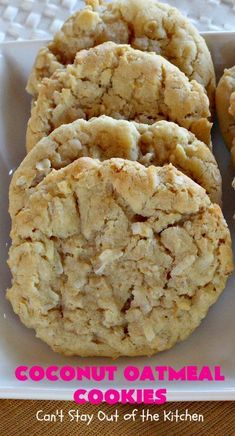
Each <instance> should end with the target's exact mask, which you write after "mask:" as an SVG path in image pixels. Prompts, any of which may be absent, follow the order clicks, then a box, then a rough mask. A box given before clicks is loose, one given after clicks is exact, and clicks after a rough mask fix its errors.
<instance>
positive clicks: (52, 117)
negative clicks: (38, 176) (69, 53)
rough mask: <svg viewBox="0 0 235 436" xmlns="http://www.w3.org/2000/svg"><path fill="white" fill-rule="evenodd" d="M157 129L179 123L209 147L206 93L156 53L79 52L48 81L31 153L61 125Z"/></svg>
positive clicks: (31, 126)
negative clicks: (116, 122)
mask: <svg viewBox="0 0 235 436" xmlns="http://www.w3.org/2000/svg"><path fill="white" fill-rule="evenodd" d="M102 114H105V115H109V116H112V117H113V118H118V119H120V118H123V119H128V120H135V121H138V122H143V123H147V124H152V123H154V122H155V121H157V120H160V119H167V120H169V121H174V122H176V123H177V124H179V125H180V126H182V127H185V128H187V129H188V130H191V131H192V132H193V133H194V134H195V135H196V136H197V138H198V139H200V140H202V141H203V142H204V143H206V144H207V145H209V146H210V144H211V139H210V131H211V123H210V122H209V120H208V118H209V116H210V110H209V100H208V97H207V95H206V93H205V92H204V88H203V87H202V86H201V85H199V84H198V83H197V82H196V81H194V80H192V81H191V82H190V81H189V80H188V78H187V77H186V76H185V75H184V73H182V72H181V71H180V70H179V69H178V68H177V67H175V66H174V65H172V64H171V63H169V62H168V61H167V60H165V59H164V58H163V57H161V56H158V55H156V54H154V53H145V52H142V51H139V50H135V49H133V48H131V47H130V46H128V45H117V44H115V43H113V42H107V43H104V44H101V45H99V46H97V47H95V48H92V49H90V50H83V51H81V52H79V53H78V54H77V56H76V58H75V61H74V64H73V65H68V66H67V68H66V69H65V70H57V71H56V72H55V73H54V74H53V75H52V77H51V78H50V79H44V81H43V84H42V85H41V87H40V91H39V96H38V99H37V101H36V103H35V105H34V107H33V109H32V113H31V118H30V120H29V123H28V129H27V150H31V149H32V148H33V147H34V145H35V144H36V143H37V142H38V141H39V140H40V139H41V138H43V137H45V136H47V135H48V134H49V133H51V132H52V131H53V130H54V129H55V128H56V127H59V126H60V125H61V124H67V123H69V122H71V121H74V120H76V119H78V118H84V119H89V118H92V117H94V116H99V115H102Z"/></svg>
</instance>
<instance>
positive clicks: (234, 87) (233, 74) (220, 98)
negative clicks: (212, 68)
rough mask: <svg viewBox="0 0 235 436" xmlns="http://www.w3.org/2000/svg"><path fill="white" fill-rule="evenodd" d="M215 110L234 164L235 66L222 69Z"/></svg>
mask: <svg viewBox="0 0 235 436" xmlns="http://www.w3.org/2000/svg"><path fill="white" fill-rule="evenodd" d="M216 110H217V114H218V119H219V124H220V129H221V131H222V135H223V138H224V141H225V143H226V145H227V147H228V148H229V150H230V152H231V156H232V159H233V163H234V164H235V66H234V67H232V68H230V69H226V70H224V74H223V76H222V77H221V79H220V81H219V83H218V86H217V89H216Z"/></svg>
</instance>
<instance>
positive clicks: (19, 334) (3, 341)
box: [0, 33, 235, 401]
mask: <svg viewBox="0 0 235 436" xmlns="http://www.w3.org/2000/svg"><path fill="white" fill-rule="evenodd" d="M205 37H206V39H207V41H208V44H209V46H210V48H211V51H212V54H213V57H214V62H215V67H216V72H217V75H218V77H219V76H220V74H221V72H222V71H223V69H224V67H225V66H226V67H229V66H232V65H234V64H235V33H208V34H205ZM43 43H45V42H35V41H34V42H16V43H5V44H2V45H0V78H1V79H0V80H1V83H0V205H1V213H0V247H1V263H0V288H1V298H0V331H1V335H0V397H1V398H31V399H58V400H62V399H66V400H72V398H73V392H74V391H75V390H76V389H78V388H79V387H83V388H85V389H89V388H92V387H95V384H94V383H93V382H89V381H86V382H83V383H81V382H76V381H74V382H69V383H62V382H60V383H59V382H56V383H55V382H54V383H53V382H49V381H42V382H40V383H35V382H29V381H27V382H19V381H17V380H16V379H15V376H14V371H15V368H16V367H17V366H18V365H27V366H32V365H35V364H36V365H43V366H49V365H52V364H56V365H59V366H60V365H65V364H68V365H72V366H84V365H109V364H112V363H113V364H114V365H117V366H118V368H119V374H120V375H119V377H118V378H117V379H116V382H115V383H113V382H103V383H100V384H99V385H98V387H99V388H100V389H102V390H105V389H107V388H108V387H110V386H112V387H115V388H116V389H121V388H128V387H132V388H146V387H152V388H155V389H156V388H157V387H158V386H160V384H157V383H153V382H149V383H141V382H140V383H137V384H135V386H133V384H128V383H127V382H125V381H124V379H123V378H122V376H121V373H122V368H123V367H124V366H125V365H127V364H129V365H130V364H132V365H138V366H139V367H143V366H144V365H151V366H153V367H154V366H156V365H168V366H173V367H175V368H178V369H179V368H181V367H183V366H185V365H198V366H199V367H201V366H203V365H210V366H211V367H214V366H215V365H220V366H221V368H222V373H223V374H224V375H225V377H226V379H225V381H224V382H174V383H172V382H171V383H167V382H166V383H165V382H163V383H162V384H161V386H162V387H166V388H167V389H168V396H167V399H168V400H174V401H178V400H195V401H199V400H232V399H233V400H234V399H235V296H234V285H235V275H233V277H232V278H231V279H230V280H229V283H228V285H227V288H226V290H225V291H224V293H223V294H222V296H221V297H220V299H219V301H218V302H217V303H216V304H215V305H214V306H213V307H212V308H211V309H210V311H209V314H208V316H207V317H206V319H205V320H204V321H203V322H202V324H201V325H200V327H199V328H198V329H197V330H196V331H195V332H194V333H193V334H192V335H191V337H190V338H189V339H187V340H186V341H185V342H183V343H180V344H178V345H176V346H175V347H174V348H172V349H171V350H170V351H167V352H163V353H160V354H158V355H156V356H154V357H151V358H132V359H127V358H126V359H124V358H122V359H118V360H117V361H115V362H111V361H110V360H109V359H103V358H102V359H91V358H90V359H88V358H86V359H85V358H83V359H82V358H63V357H61V356H59V355H57V354H55V353H53V352H52V351H51V350H50V349H49V347H47V345H45V344H44V343H43V342H41V341H40V340H39V339H36V338H35V336H34V332H33V331H32V330H28V329H27V328H26V327H24V326H23V325H22V324H21V323H20V321H19V319H18V318H17V317H16V316H15V315H14V314H13V311H12V309H11V306H10V305H9V303H8V302H7V301H6V300H5V290H6V288H7V287H8V286H9V284H10V273H9V270H8V267H7V265H6V259H7V252H8V248H9V236H8V235H9V230H10V220H9V216H8V212H7V209H8V186H9V182H10V178H11V174H12V170H14V169H15V168H16V167H17V166H18V165H19V163H20V161H21V159H22V158H23V157H24V155H25V149H24V143H25V129H26V123H27V120H28V117H29V111H30V98H29V96H27V94H26V92H25V90H24V88H25V84H26V80H27V76H28V74H29V71H30V69H31V66H32V63H33V60H34V57H35V55H36V53H37V51H38V48H39V47H40V46H41V45H42V44H43ZM213 142H214V150H215V153H216V156H217V159H218V162H219V166H220V169H221V172H222V175H223V191H224V193H223V194H224V195H223V203H224V208H223V209H224V214H225V217H226V219H227V221H228V224H229V227H230V229H231V231H232V233H233V240H234V241H235V233H234V225H233V222H232V216H233V213H234V211H235V201H234V197H235V193H234V192H233V190H232V188H231V181H232V178H233V176H234V169H233V168H232V165H231V162H230V158H229V153H228V152H227V150H226V148H225V145H224V144H223V141H222V139H221V136H220V133H219V131H218V128H215V129H214V132H213ZM96 387H97V385H96Z"/></svg>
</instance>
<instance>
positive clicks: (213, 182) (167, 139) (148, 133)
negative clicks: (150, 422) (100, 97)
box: [10, 115, 221, 218]
mask: <svg viewBox="0 0 235 436" xmlns="http://www.w3.org/2000/svg"><path fill="white" fill-rule="evenodd" d="M83 156H89V157H93V158H97V159H100V160H105V159H109V158H111V157H120V158H124V159H129V160H137V161H139V162H140V163H142V164H144V165H145V166H149V165H151V164H153V165H156V166H161V165H164V164H167V163H172V164H173V165H174V166H175V167H177V168H178V169H180V170H181V171H182V172H183V173H185V174H186V175H188V176H189V177H191V178H192V179H193V180H194V181H195V182H197V183H199V184H200V185H201V186H202V187H203V188H204V189H205V190H206V192H207V193H208V195H209V197H210V199H211V201H212V202H213V203H214V202H215V203H218V204H220V203H221V175H220V172H219V168H218V166H217V163H216V160H215V158H214V156H213V154H212V152H211V151H210V150H209V148H208V147H207V146H206V145H205V144H204V143H202V142H201V141H199V140H198V139H197V138H196V137H195V136H194V135H193V134H192V133H190V132H189V131H187V130H186V129H184V128H183V127H179V126H178V125H177V124H175V123H171V122H169V121H157V122H156V123H154V124H152V125H147V124H138V123H135V122H129V121H126V120H115V119H113V118H110V117H107V116H105V115H103V116H101V117H99V118H92V119H91V120H89V121H85V120H82V119H81V120H77V121H74V122H73V123H71V124H66V125H62V126H60V127H58V128H57V129H55V130H54V131H53V132H52V133H51V134H50V135H49V136H48V137H46V138H43V139H42V140H41V141H40V142H39V143H38V144H37V145H36V146H35V147H34V148H33V149H32V150H31V151H30V152H29V153H28V154H27V156H26V157H25V159H24V160H23V162H22V163H21V165H20V166H19V168H18V169H17V170H16V171H15V173H14V175H13V178H12V182H11V186H10V214H11V217H12V218H13V217H14V216H15V215H16V214H17V213H18V212H19V210H20V209H22V207H23V206H24V205H25V204H26V201H27V198H28V197H29V195H30V194H31V193H32V191H33V190H34V188H35V187H36V186H37V185H38V184H39V183H40V182H41V181H42V180H43V178H44V177H45V176H46V175H47V174H49V172H50V171H52V170H53V169H56V170H58V169H60V168H62V167H65V166H66V165H68V164H70V163H71V162H73V161H74V160H76V159H78V158H80V157H83Z"/></svg>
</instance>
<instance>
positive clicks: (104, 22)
mask: <svg viewBox="0 0 235 436" xmlns="http://www.w3.org/2000/svg"><path fill="white" fill-rule="evenodd" d="M86 3H87V6H86V7H85V8H84V9H83V10H81V11H78V12H76V13H75V14H74V15H73V16H71V17H70V18H69V19H68V20H67V21H66V22H65V23H64V25H63V27H62V29H61V30H60V31H59V32H58V33H57V34H56V35H55V37H54V39H53V41H51V42H50V43H49V44H48V46H47V47H43V48H42V49H41V50H40V51H39V53H38V56H37V58H36V61H35V64H34V67H33V70H32V73H31V75H30V78H29V82H28V91H29V92H30V93H31V94H32V95H33V96H34V97H36V96H37V94H38V89H39V86H40V83H41V80H42V78H43V77H50V76H51V74H52V73H53V72H54V71H55V70H56V69H57V68H64V66H65V65H67V64H69V63H73V61H74V58H75V56H76V53H77V52H78V51H80V50H82V49H87V48H91V47H94V46H96V45H99V44H100V43H103V42H106V41H113V42H116V43H118V44H130V45H132V47H134V48H137V49H138V50H143V51H153V52H155V53H157V54H160V55H162V56H164V57H165V58H166V59H168V60H169V61H170V62H172V63H173V64H175V65H176V66H177V67H178V68H179V69H180V70H181V71H183V72H184V73H185V74H186V76H188V78H189V79H190V80H191V79H194V80H197V81H198V82H199V83H201V84H202V85H203V86H204V87H205V89H206V90H207V93H208V96H209V99H210V101H211V102H213V99H214V91H215V72H214V67H213V63H212V59H211V55H210V52H209V50H208V48H207V45H206V43H205V41H204V39H203V38H202V37H201V36H200V34H199V32H198V31H197V29H196V28H195V27H194V26H193V25H192V24H191V23H190V21H189V20H188V19H187V18H185V17H184V16H183V15H182V14H181V13H180V11H178V10H177V9H175V8H173V7H171V6H170V5H167V4H162V3H158V2H157V1H154V0H128V1H127V0H116V1H113V2H110V3H106V2H103V1H98V0H90V1H87V2H86Z"/></svg>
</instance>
